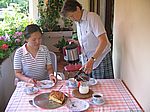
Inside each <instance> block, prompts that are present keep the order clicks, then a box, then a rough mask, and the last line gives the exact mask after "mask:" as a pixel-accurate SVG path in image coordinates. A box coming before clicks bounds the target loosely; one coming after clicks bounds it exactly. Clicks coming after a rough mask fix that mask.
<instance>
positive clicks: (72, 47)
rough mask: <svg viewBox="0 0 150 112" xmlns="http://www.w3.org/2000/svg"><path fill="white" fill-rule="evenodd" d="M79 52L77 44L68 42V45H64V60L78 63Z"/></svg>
mask: <svg viewBox="0 0 150 112" xmlns="http://www.w3.org/2000/svg"><path fill="white" fill-rule="evenodd" d="M79 54H80V48H79V45H77V44H76V43H74V42H69V45H67V46H65V47H64V55H65V58H66V60H67V61H68V62H69V63H78V62H79Z"/></svg>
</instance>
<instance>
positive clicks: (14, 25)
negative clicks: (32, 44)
mask: <svg viewBox="0 0 150 112" xmlns="http://www.w3.org/2000/svg"><path fill="white" fill-rule="evenodd" d="M28 20H29V19H28V17H27V16H26V15H25V14H23V13H21V12H20V8H19V7H18V5H16V6H15V7H14V9H13V11H11V13H10V12H8V11H6V12H5V16H4V20H3V21H0V24H1V25H0V60H4V59H5V58H7V57H8V56H10V55H11V53H12V52H13V51H14V50H15V49H16V48H18V47H20V46H22V45H23V44H24V36H23V34H22V31H23V30H24V29H25V27H26V26H27V25H28V24H30V22H29V21H28Z"/></svg>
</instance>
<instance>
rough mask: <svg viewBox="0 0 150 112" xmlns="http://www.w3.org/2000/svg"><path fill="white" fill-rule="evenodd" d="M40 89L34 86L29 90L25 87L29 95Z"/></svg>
mask: <svg viewBox="0 0 150 112" xmlns="http://www.w3.org/2000/svg"><path fill="white" fill-rule="evenodd" d="M38 91H39V89H38V88H37V87H33V89H32V90H27V88H25V89H24V92H25V93H26V94H28V95H32V94H36V93H37V92H38Z"/></svg>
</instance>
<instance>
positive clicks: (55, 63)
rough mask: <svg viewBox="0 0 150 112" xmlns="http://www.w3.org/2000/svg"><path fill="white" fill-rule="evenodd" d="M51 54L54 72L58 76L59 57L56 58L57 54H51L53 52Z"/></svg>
mask: <svg viewBox="0 0 150 112" xmlns="http://www.w3.org/2000/svg"><path fill="white" fill-rule="evenodd" d="M49 53H50V56H51V62H52V65H53V69H54V72H55V73H56V74H57V57H56V54H55V53H54V52H51V51H50V52H49Z"/></svg>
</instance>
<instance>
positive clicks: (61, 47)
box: [54, 36, 69, 54]
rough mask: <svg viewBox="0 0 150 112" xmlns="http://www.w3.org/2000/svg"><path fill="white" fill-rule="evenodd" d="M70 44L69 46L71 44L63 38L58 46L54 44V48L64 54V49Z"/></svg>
mask: <svg viewBox="0 0 150 112" xmlns="http://www.w3.org/2000/svg"><path fill="white" fill-rule="evenodd" d="M68 44H69V42H68V41H66V40H65V39H64V36H63V37H61V39H60V40H58V42H57V43H56V44H54V46H55V47H56V48H58V49H59V51H60V53H62V54H63V48H64V47H65V46H67V45H68Z"/></svg>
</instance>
